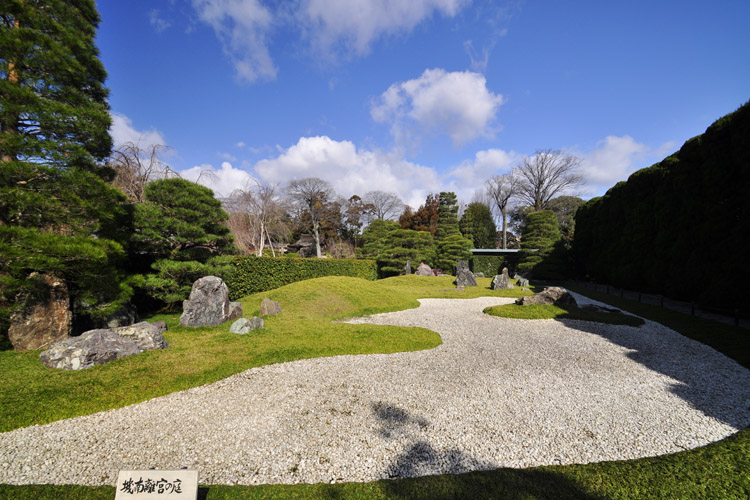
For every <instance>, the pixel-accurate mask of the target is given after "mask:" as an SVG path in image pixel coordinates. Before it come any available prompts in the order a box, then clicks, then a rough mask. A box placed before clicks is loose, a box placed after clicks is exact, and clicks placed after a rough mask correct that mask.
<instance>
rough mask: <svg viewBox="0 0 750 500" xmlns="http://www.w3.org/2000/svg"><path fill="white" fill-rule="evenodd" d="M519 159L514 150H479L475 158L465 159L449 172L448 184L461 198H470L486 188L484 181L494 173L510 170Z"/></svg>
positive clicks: (450, 189) (449, 188) (448, 187)
mask: <svg viewBox="0 0 750 500" xmlns="http://www.w3.org/2000/svg"><path fill="white" fill-rule="evenodd" d="M518 159H519V155H518V154H517V153H515V152H514V151H510V152H508V151H503V150H502V149H486V150H483V151H477V153H476V154H475V155H474V159H472V160H465V161H463V162H461V163H460V164H459V165H458V166H456V167H454V168H453V169H451V170H450V171H449V172H448V175H447V177H446V185H447V189H448V190H449V191H453V192H455V193H456V195H457V196H458V199H459V200H463V201H468V200H470V199H471V198H472V197H473V195H474V193H475V192H476V191H478V190H479V191H481V190H483V189H484V183H485V181H487V179H489V178H490V177H492V176H493V175H497V174H503V173H507V172H509V171H510V170H511V169H512V168H513V166H514V165H515V164H516V162H517V161H518Z"/></svg>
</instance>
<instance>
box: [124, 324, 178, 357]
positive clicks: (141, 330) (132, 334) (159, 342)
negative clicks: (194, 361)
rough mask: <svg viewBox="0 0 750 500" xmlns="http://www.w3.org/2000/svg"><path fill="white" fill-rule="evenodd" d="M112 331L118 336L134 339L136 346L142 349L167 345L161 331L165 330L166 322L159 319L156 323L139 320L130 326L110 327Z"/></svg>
mask: <svg viewBox="0 0 750 500" xmlns="http://www.w3.org/2000/svg"><path fill="white" fill-rule="evenodd" d="M112 331H113V332H115V333H116V334H117V335H119V336H120V337H125V338H129V339H132V340H134V341H135V343H136V345H137V346H138V348H139V349H140V350H142V351H150V350H152V349H165V348H166V347H169V344H168V343H167V341H166V340H164V337H163V336H162V333H164V332H165V331H167V324H166V323H164V322H163V321H160V322H159V323H158V324H157V323H149V322H147V321H141V322H140V323H136V324H134V325H130V326H121V327H119V328H112Z"/></svg>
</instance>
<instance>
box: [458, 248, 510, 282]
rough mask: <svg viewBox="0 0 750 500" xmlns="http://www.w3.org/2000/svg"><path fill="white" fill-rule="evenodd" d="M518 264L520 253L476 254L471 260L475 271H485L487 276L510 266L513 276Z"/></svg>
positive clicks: (489, 276)
mask: <svg viewBox="0 0 750 500" xmlns="http://www.w3.org/2000/svg"><path fill="white" fill-rule="evenodd" d="M517 264H518V254H517V253H515V254H508V255H474V256H473V257H472V258H471V261H469V267H470V268H471V272H473V273H483V274H484V276H485V277H486V278H492V277H494V276H495V275H497V274H500V273H501V272H502V271H503V268H504V267H507V268H508V272H509V273H510V275H511V276H513V273H514V272H515V270H516V265H517Z"/></svg>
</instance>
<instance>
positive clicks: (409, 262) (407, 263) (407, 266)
mask: <svg viewBox="0 0 750 500" xmlns="http://www.w3.org/2000/svg"><path fill="white" fill-rule="evenodd" d="M404 274H411V261H410V260H407V261H406V267H404Z"/></svg>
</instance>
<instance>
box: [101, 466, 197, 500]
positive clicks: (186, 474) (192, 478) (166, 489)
mask: <svg viewBox="0 0 750 500" xmlns="http://www.w3.org/2000/svg"><path fill="white" fill-rule="evenodd" d="M116 488H117V489H116V493H115V500H125V499H134V500H159V499H164V500H166V499H170V500H171V499H174V500H197V498H198V471H197V470H121V471H120V473H119V474H118V475H117V487H116Z"/></svg>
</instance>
